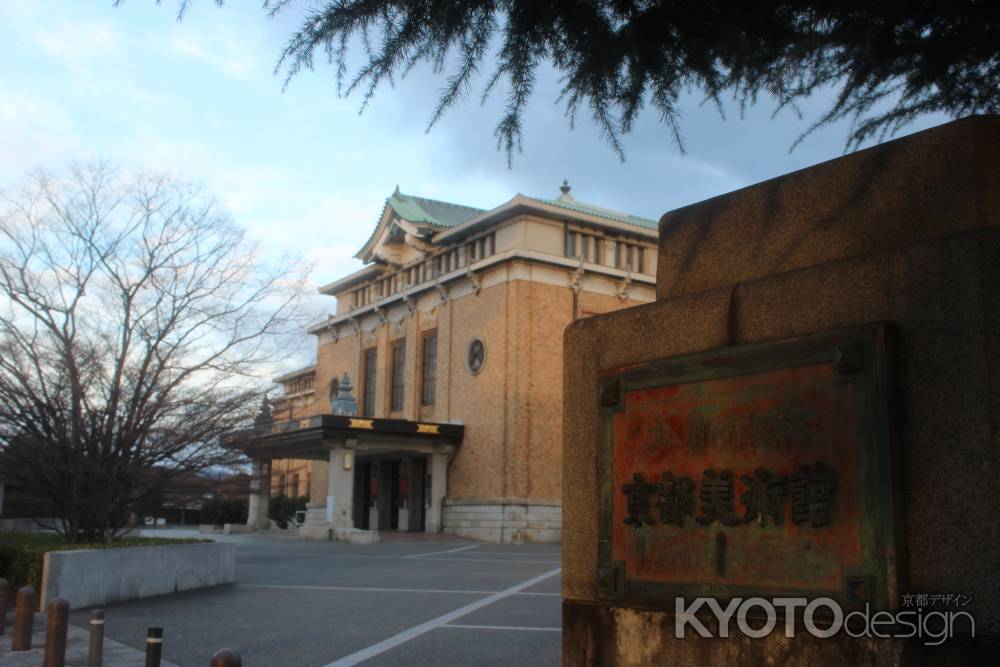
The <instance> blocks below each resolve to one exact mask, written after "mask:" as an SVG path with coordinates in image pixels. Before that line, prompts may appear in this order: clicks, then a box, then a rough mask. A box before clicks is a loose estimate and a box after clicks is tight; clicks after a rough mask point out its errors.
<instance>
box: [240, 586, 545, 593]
mask: <svg viewBox="0 0 1000 667" xmlns="http://www.w3.org/2000/svg"><path fill="white" fill-rule="evenodd" d="M237 587H238V588H293V589H297V590H298V589H302V590H307V591H361V592H367V593H370V592H375V593H456V594H464V595H492V594H493V593H497V592H498V591H466V590H450V589H445V588H379V587H365V586H306V585H300V584H238V585H237ZM518 595H546V593H518ZM551 595H557V594H556V593H552V594H551Z"/></svg>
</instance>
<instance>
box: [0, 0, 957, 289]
mask: <svg viewBox="0 0 1000 667" xmlns="http://www.w3.org/2000/svg"><path fill="white" fill-rule="evenodd" d="M176 6H177V4H176V2H175V1H174V0H164V2H163V3H162V5H160V6H157V5H156V4H155V3H154V2H153V0H125V1H124V2H123V4H122V5H121V6H120V7H118V8H115V7H113V6H112V0H88V1H87V2H65V1H61V2H57V1H48V0H32V1H31V2H22V1H6V2H0V187H2V186H5V185H9V184H11V183H15V182H16V181H18V180H19V179H20V178H22V177H23V175H24V174H25V172H27V171H28V170H30V169H32V168H34V167H38V166H41V167H46V168H50V169H54V170H57V169H59V168H60V167H62V166H64V165H65V164H66V163H67V162H69V161H70V160H73V159H86V158H93V157H98V156H100V157H104V158H110V159H111V160H112V161H114V162H116V163H117V164H119V165H121V166H124V167H141V168H150V169H155V170H160V171H166V172H169V173H172V174H174V175H177V176H180V177H183V178H193V179H196V180H200V181H202V182H204V183H205V184H206V186H207V188H208V189H209V190H210V191H212V192H213V193H214V194H215V195H216V196H217V197H218V198H219V199H220V200H221V201H223V202H224V203H225V204H226V206H228V208H229V209H230V210H231V211H232V213H233V215H234V217H235V218H236V220H237V221H238V222H240V223H241V224H242V225H243V226H245V227H247V228H248V229H249V230H250V231H251V233H252V234H253V235H254V236H256V237H257V238H258V239H260V240H261V241H262V242H263V243H264V244H266V246H267V247H268V248H269V249H270V250H271V251H273V252H274V253H275V254H280V253H287V252H292V253H300V254H302V255H304V256H305V258H306V259H308V260H310V261H313V262H315V263H316V269H315V273H314V283H315V284H323V283H326V282H329V281H332V280H334V279H336V278H338V277H341V276H343V275H344V274H346V273H349V272H350V271H353V270H355V269H356V268H358V266H359V264H358V262H357V261H356V260H354V259H352V255H353V254H354V252H355V251H356V250H357V249H358V248H359V246H360V245H361V243H362V242H363V241H364V240H365V239H366V238H367V237H368V235H369V233H370V231H371V229H372V227H373V226H374V224H375V223H376V221H377V218H378V215H379V212H380V211H381V209H382V206H383V203H384V201H385V198H386V197H387V196H388V195H389V194H390V193H391V191H392V189H393V188H394V187H395V186H396V185H397V184H398V185H399V186H400V188H401V189H402V190H403V191H404V192H407V193H411V194H419V195H423V196H427V197H433V198H438V199H444V200H448V201H453V202H457V203H462V204H468V205H472V206H478V207H482V208H492V207H494V206H497V205H499V204H501V203H503V202H504V201H506V200H507V199H509V198H511V197H512V196H513V195H514V194H515V193H518V192H520V193H524V194H526V195H530V196H541V197H553V196H556V195H557V194H558V187H559V185H560V183H561V181H562V179H563V178H568V179H569V181H570V183H571V185H572V186H573V194H574V195H575V196H576V197H577V198H578V199H581V200H583V201H587V202H590V203H594V204H598V205H601V206H606V207H609V208H613V209H618V210H621V211H627V212H630V213H633V214H636V215H641V216H645V217H649V218H654V219H655V218H658V217H659V216H660V215H662V214H663V213H664V212H666V211H668V210H671V209H673V208H677V207H679V206H683V205H685V204H689V203H692V202H696V201H699V200H701V199H704V198H706V197H711V196H714V195H718V194H722V193H725V192H728V191H730V190H733V189H736V188H740V187H743V186H746V185H750V184H752V183H755V182H757V181H760V180H763V179H767V178H771V177H774V176H778V175H780V174H783V173H787V172H789V171H793V170H796V169H799V168H802V167H805V166H808V165H811V164H815V163H817V162H821V161H824V160H828V159H831V158H834V157H837V156H838V155H840V154H841V153H842V152H843V148H844V142H845V138H846V135H847V127H846V126H845V125H839V126H832V127H826V128H824V129H822V130H820V131H818V132H816V133H814V134H813V135H811V136H810V137H809V138H808V139H807V140H806V141H805V142H804V143H803V144H801V145H800V146H799V147H798V148H796V150H795V151H794V152H792V153H789V147H790V146H791V145H792V143H793V141H794V140H795V138H796V137H797V136H798V135H799V133H800V132H802V131H803V130H804V129H805V128H806V127H807V126H808V123H809V119H810V118H815V117H816V114H817V113H818V112H819V111H821V110H823V109H824V108H825V105H826V102H827V101H828V98H826V99H817V100H813V101H812V102H811V103H810V104H808V105H806V107H805V111H806V114H807V119H806V120H798V119H797V118H796V117H795V116H793V115H792V114H791V113H782V114H779V115H778V116H777V117H775V118H772V117H771V114H772V110H773V105H772V104H770V103H769V102H767V101H766V100H763V101H762V102H761V104H760V105H759V106H758V107H757V108H753V109H750V110H749V111H748V113H747V114H746V115H745V117H744V118H740V116H739V113H738V112H737V111H736V110H733V111H732V112H731V113H728V114H727V116H728V118H727V119H725V120H723V119H722V118H720V117H719V115H718V113H717V112H716V111H715V110H714V108H712V107H710V106H701V105H699V98H698V97H697V96H692V97H691V98H690V99H688V100H686V102H685V104H684V112H685V120H684V126H683V127H684V138H685V142H686V147H687V149H688V153H687V154H686V155H683V156H682V155H681V154H679V152H678V151H677V149H676V148H675V147H674V146H673V144H672V143H671V139H670V137H669V134H668V133H667V132H666V131H665V130H664V129H663V128H662V127H660V126H659V125H658V124H657V119H656V115H655V114H654V113H649V114H647V115H646V116H645V117H643V118H642V119H641V122H640V123H639V124H638V127H637V128H636V130H635V132H634V133H633V134H632V135H630V136H629V137H628V138H627V139H626V141H625V149H626V152H627V161H626V162H624V163H622V162H621V161H619V159H618V157H617V156H616V155H615V154H614V153H613V152H612V151H611V150H610V149H609V148H608V147H607V145H606V144H604V143H603V142H602V141H601V139H600V137H599V134H598V132H597V131H596V129H595V128H594V126H593V125H592V124H591V123H589V122H588V120H587V119H586V118H583V117H581V118H579V119H578V123H577V127H576V129H575V130H572V131H571V130H570V129H569V128H568V127H567V124H566V122H565V119H564V116H563V111H562V107H561V106H557V105H556V103H555V100H556V97H557V87H556V85H555V84H556V83H557V80H556V78H555V77H554V76H552V75H551V74H549V73H546V72H543V73H542V76H541V78H540V82H539V86H538V88H537V92H536V94H535V96H534V98H533V99H532V100H531V107H530V109H529V114H528V116H527V118H526V131H525V146H524V152H523V153H522V154H520V155H517V156H516V157H515V159H514V163H513V168H510V169H509V168H508V166H507V160H506V157H505V155H503V154H501V153H498V152H497V150H496V149H495V144H494V138H493V127H494V124H495V123H496V121H497V119H498V117H499V110H500V109H501V108H502V103H503V100H502V99H499V98H497V97H494V98H493V99H492V100H491V101H489V102H488V103H487V105H486V106H485V107H481V106H480V105H479V103H478V99H479V94H478V92H473V94H472V96H471V99H470V100H469V102H468V103H466V104H464V105H463V106H461V107H459V108H457V109H455V110H454V111H452V112H451V113H450V114H449V115H447V116H446V117H445V118H444V120H443V121H442V122H441V123H440V124H439V125H438V126H436V127H435V128H434V129H433V130H432V131H431V132H430V133H429V134H428V133H425V131H424V130H425V127H426V124H427V121H428V119H429V118H430V115H431V112H432V110H433V107H434V102H435V100H436V96H437V94H438V91H439V88H440V87H441V85H442V82H441V81H440V80H439V79H435V78H434V77H433V76H431V74H430V73H429V72H427V71H426V70H424V71H417V72H415V73H414V74H413V75H411V76H410V77H408V78H407V79H405V80H403V81H402V82H398V83H397V86H396V88H395V89H389V88H386V89H383V90H381V92H380V93H379V94H378V95H377V96H376V98H375V100H374V102H373V104H372V105H371V106H370V107H369V108H368V109H367V110H366V111H365V113H364V114H361V115H359V113H358V110H359V106H360V99H359V98H357V97H354V98H348V99H340V98H338V97H337V94H336V90H335V87H334V82H333V76H332V75H333V72H332V69H331V68H329V67H324V66H321V67H318V68H317V70H316V71H315V72H305V73H303V74H301V75H299V76H298V77H297V78H295V79H294V80H293V81H292V83H291V85H290V86H289V87H288V89H287V90H286V91H284V92H282V82H283V79H282V77H281V76H276V75H275V74H274V73H273V69H274V65H275V61H276V59H277V56H278V53H279V51H280V48H281V46H282V45H283V43H284V41H285V39H286V38H287V37H288V35H289V34H290V32H291V31H292V29H293V28H294V27H295V25H296V24H297V17H296V15H295V14H294V13H289V14H287V15H283V16H280V17H279V18H277V19H270V18H268V17H267V16H266V15H265V14H264V13H263V12H262V11H261V10H260V2H259V0H254V1H252V2H251V1H249V0H240V1H236V0H230V2H227V3H226V5H225V6H224V7H222V8H219V7H217V6H216V5H215V4H214V3H213V2H210V1H209V0H196V2H194V3H193V5H192V7H191V8H190V10H189V12H188V13H187V14H186V16H185V18H184V20H183V21H182V22H177V21H175V13H176ZM944 120H945V119H943V118H941V117H928V118H926V119H924V120H923V121H922V122H921V123H918V124H915V125H913V126H910V127H908V128H907V129H906V132H907V133H909V132H913V131H916V130H918V129H923V128H925V127H929V126H931V125H936V124H939V123H940V122H943V121H944ZM319 307H320V308H322V307H323V305H322V304H320V305H319ZM331 307H332V306H331Z"/></svg>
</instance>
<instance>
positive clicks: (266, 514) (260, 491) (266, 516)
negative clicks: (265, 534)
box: [247, 459, 271, 530]
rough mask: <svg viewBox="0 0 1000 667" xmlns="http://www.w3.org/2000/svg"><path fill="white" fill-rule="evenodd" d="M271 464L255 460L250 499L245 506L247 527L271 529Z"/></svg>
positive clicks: (251, 528)
mask: <svg viewBox="0 0 1000 667" xmlns="http://www.w3.org/2000/svg"><path fill="white" fill-rule="evenodd" d="M270 491H271V462H270V461H263V460H259V459H256V460H254V462H253V468H252V471H251V478H250V499H249V502H248V506H247V527H248V528H249V529H250V530H267V529H268V528H270V527H271V519H270V504H271V503H270V500H271V493H270Z"/></svg>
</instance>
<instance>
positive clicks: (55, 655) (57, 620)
mask: <svg viewBox="0 0 1000 667" xmlns="http://www.w3.org/2000/svg"><path fill="white" fill-rule="evenodd" d="M47 612H48V613H47V615H46V620H45V658H44V659H43V661H42V665H43V666H44V667H66V632H67V630H68V629H69V601H68V600H66V599H64V598H56V599H55V600H53V601H52V602H50V603H49V607H48V610H47Z"/></svg>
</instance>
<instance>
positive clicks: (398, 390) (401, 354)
mask: <svg viewBox="0 0 1000 667" xmlns="http://www.w3.org/2000/svg"><path fill="white" fill-rule="evenodd" d="M405 365H406V340H405V339H404V340H399V341H396V342H395V343H393V344H392V390H391V396H390V399H391V400H390V401H389V404H390V405H391V406H392V407H391V408H390V409H391V410H392V411H393V412H395V411H398V410H402V409H403V377H404V370H405Z"/></svg>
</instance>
